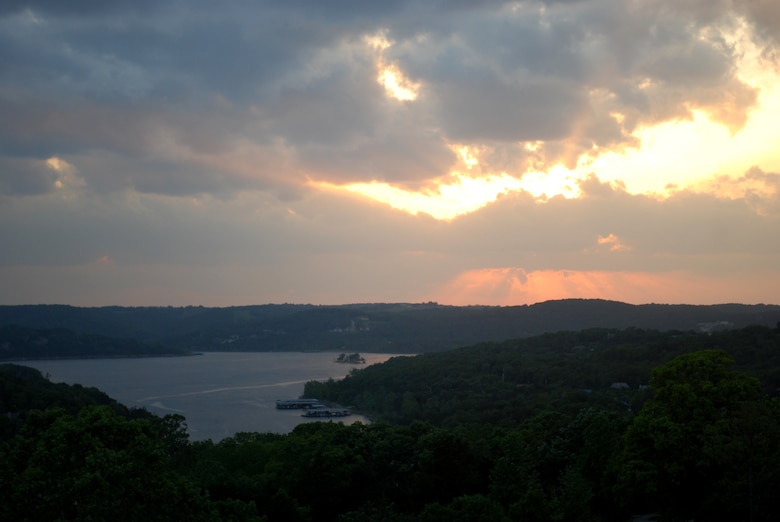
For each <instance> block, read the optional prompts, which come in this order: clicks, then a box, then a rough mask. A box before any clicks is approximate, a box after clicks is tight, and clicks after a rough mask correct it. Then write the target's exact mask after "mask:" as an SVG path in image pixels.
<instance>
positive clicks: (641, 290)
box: [432, 268, 780, 306]
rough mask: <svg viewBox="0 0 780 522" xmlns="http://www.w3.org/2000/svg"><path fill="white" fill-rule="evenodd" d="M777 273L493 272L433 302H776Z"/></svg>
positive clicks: (465, 278)
mask: <svg viewBox="0 0 780 522" xmlns="http://www.w3.org/2000/svg"><path fill="white" fill-rule="evenodd" d="M778 292H780V278H779V277H777V276H776V275H772V274H735V275H733V276H726V277H723V276H718V277H715V276H706V275H696V274H692V273H690V272H686V271H673V272H660V273H647V272H607V271H577V270H536V271H530V272H526V271H525V270H523V269H521V268H490V269H479V270H470V271H467V272H464V273H462V274H460V275H459V276H457V277H456V278H455V279H454V280H452V281H451V282H449V283H448V284H447V285H446V286H445V287H444V288H442V289H441V290H440V292H438V295H436V296H434V297H433V298H432V299H433V300H435V301H438V302H441V303H447V304H452V305H458V306H466V305H476V304H484V305H500V306H512V305H520V304H533V303H538V302H542V301H547V300H551V299H576V298H579V299H608V300H615V301H622V302H627V303H633V304H643V303H686V304H716V303H726V302H744V303H766V302H774V300H775V297H774V296H777V295H778Z"/></svg>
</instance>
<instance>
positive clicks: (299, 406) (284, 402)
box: [276, 399, 325, 410]
mask: <svg viewBox="0 0 780 522" xmlns="http://www.w3.org/2000/svg"><path fill="white" fill-rule="evenodd" d="M324 407H325V405H324V404H322V403H321V402H320V401H319V400H317V399H278V400H277V401H276V409H277V410H308V409H313V408H324Z"/></svg>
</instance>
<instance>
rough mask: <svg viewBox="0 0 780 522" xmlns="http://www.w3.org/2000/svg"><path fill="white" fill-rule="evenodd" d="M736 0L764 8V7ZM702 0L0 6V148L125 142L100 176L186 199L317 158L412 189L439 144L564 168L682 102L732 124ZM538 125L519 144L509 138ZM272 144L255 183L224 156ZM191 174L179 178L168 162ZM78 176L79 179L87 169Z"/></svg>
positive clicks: (515, 170)
mask: <svg viewBox="0 0 780 522" xmlns="http://www.w3.org/2000/svg"><path fill="white" fill-rule="evenodd" d="M737 4H738V5H737V8H738V9H740V11H738V12H741V13H746V14H747V16H749V17H751V18H750V20H754V21H755V22H756V23H759V22H758V20H759V15H762V16H761V19H762V20H764V19H765V18H766V20H764V21H763V22H762V23H764V24H772V23H773V22H772V20H773V18H772V16H768V15H772V14H774V13H775V12H776V9H774V8H772V7H769V6H768V4H767V5H764V4H756V5H753V4H746V3H741V2H738V3H737ZM707 5H709V7H707V6H705V4H702V3H700V2H683V3H682V5H677V4H676V3H671V2H642V3H638V4H637V3H623V2H612V1H609V0H590V1H579V2H547V3H540V2H519V3H506V2H467V1H463V2H434V3H421V2H404V1H396V2H351V1H345V2H328V3H326V4H325V3H322V2H314V1H311V2H309V1H294V2H265V3H263V2H230V3H226V4H219V7H216V4H212V3H210V2H199V1H192V2H174V1H170V2H149V3H137V2H90V1H84V2H45V1H37V2H35V1H31V2H10V3H4V8H3V10H0V16H2V18H0V26H2V31H0V50H2V54H1V55H2V56H3V58H2V59H0V71H2V75H0V111H2V114H3V116H4V118H3V119H2V123H0V142H1V143H0V150H2V151H3V153H4V154H8V155H10V156H13V155H21V156H25V157H33V158H36V159H39V160H45V159H48V158H50V157H52V156H55V155H70V156H69V157H70V158H71V160H73V161H72V162H73V163H74V167H75V168H76V171H77V172H78V171H80V170H81V169H85V171H86V170H89V169H88V164H87V163H80V162H84V161H87V157H88V156H89V154H91V153H95V152H98V153H99V155H101V156H103V157H106V156H112V157H124V158H125V164H124V165H123V166H122V168H119V169H111V170H106V171H104V172H102V173H101V174H100V175H101V176H102V177H104V178H111V177H113V176H115V175H116V176H119V178H120V179H119V180H111V179H104V180H102V181H101V182H99V183H98V182H97V181H95V182H94V183H97V186H101V187H112V186H115V187H145V188H146V190H152V191H154V190H160V191H161V193H164V194H172V193H180V194H183V195H189V194H192V193H197V192H200V191H206V192H210V193H222V194H225V193H229V192H231V191H240V190H244V189H246V188H251V187H254V188H256V189H265V188H268V187H271V186H274V185H277V184H281V185H280V190H282V191H287V190H288V189H289V188H290V187H291V186H293V185H295V184H298V185H300V184H302V183H305V182H306V180H308V179H310V178H311V176H312V174H313V173H316V174H317V175H318V176H322V177H324V179H322V180H323V181H334V182H347V181H371V180H373V179H379V180H384V181H388V182H391V183H398V184H401V185H404V186H414V185H424V184H425V183H426V182H428V181H430V180H432V179H436V178H440V177H442V176H445V175H447V174H448V171H449V168H450V166H451V165H452V161H453V156H452V154H451V153H450V152H449V150H448V144H449V143H451V142H465V143H472V144H485V145H489V146H491V147H502V148H503V149H504V151H505V154H504V158H514V159H513V160H511V161H509V162H505V163H504V164H503V165H504V166H506V167H508V168H507V169H506V170H507V171H508V172H509V173H510V174H514V175H517V176H521V175H522V174H523V172H524V169H525V168H526V166H527V162H528V161H531V159H533V161H535V162H536V164H537V166H539V165H540V162H541V165H552V164H554V163H556V162H560V161H563V162H564V163H566V164H569V165H571V164H573V163H575V162H576V160H577V158H578V157H579V155H580V154H582V153H584V152H587V151H590V150H592V149H593V147H594V146H598V147H602V148H604V147H613V146H620V145H625V144H628V145H633V144H635V142H636V141H635V138H634V137H632V136H631V133H632V132H633V131H634V130H635V129H636V128H637V127H638V126H639V125H645V124H653V123H657V122H661V121H665V120H668V119H675V118H685V117H689V116H690V114H691V110H692V109H696V108H700V109H703V110H705V111H708V112H709V113H710V115H711V116H712V117H714V118H716V119H718V120H720V121H722V122H723V123H724V124H725V125H727V126H728V127H729V128H730V129H731V130H732V131H734V130H737V129H738V128H739V127H740V126H741V125H742V124H744V122H745V119H746V117H747V112H748V110H749V108H750V107H751V106H752V105H753V104H754V102H755V99H756V98H755V96H756V95H755V92H754V90H753V89H752V88H750V87H749V86H747V85H745V84H743V83H742V82H741V81H740V79H739V78H738V77H737V76H736V75H735V67H734V63H735V59H736V57H735V55H734V50H733V48H731V47H730V46H729V44H728V43H727V42H725V41H724V40H723V39H722V38H720V37H719V36H717V35H716V34H715V33H712V31H710V33H712V34H710V33H708V32H707V31H706V30H705V29H706V26H707V24H711V23H715V22H719V21H723V20H727V18H728V14H729V11H728V8H729V6H730V3H729V2H720V3H716V4H707ZM735 5H736V4H735ZM767 14H768V15H767ZM763 15H767V16H763ZM770 27H771V25H770ZM380 33H384V34H385V35H386V36H387V38H388V39H389V40H390V41H391V42H393V45H392V46H391V47H390V48H388V49H386V50H385V51H383V52H379V51H376V50H372V49H371V48H369V47H368V46H367V45H366V44H365V43H364V42H363V38H364V36H366V35H376V34H380ZM377 53H379V54H381V56H379V55H378V54H377ZM377 60H381V61H382V62H383V63H385V64H396V65H397V66H398V67H400V70H401V71H402V72H403V73H404V74H406V75H407V76H408V77H409V79H410V80H411V81H413V82H416V83H418V84H419V85H420V91H419V93H418V98H417V99H416V100H415V101H411V102H397V101H396V100H391V99H388V95H387V93H386V92H385V91H384V88H383V87H382V86H381V85H379V84H378V82H377V74H378V71H377V68H376V67H377ZM724 107H725V108H724ZM612 114H620V115H621V118H622V119H621V120H620V121H618V120H616V119H615V118H613V117H612V116H611V115H612ZM161 135H163V136H165V139H166V141H165V144H164V145H165V146H161V144H160V143H159V142H158V140H159V138H160V136H161ZM540 140H541V141H545V142H546V143H545V144H544V145H543V146H542V147H541V148H539V149H538V150H537V152H536V153H535V154H534V155H533V158H531V156H530V155H529V154H528V153H527V152H526V151H525V149H524V148H523V147H522V142H537V141H540ZM272 144H275V145H276V146H278V147H282V148H283V150H284V151H285V152H284V154H285V155H286V157H287V159H286V160H285V162H284V170H283V171H279V170H278V169H273V170H270V169H263V168H257V171H256V175H255V179H254V180H250V179H248V178H249V177H251V176H249V177H248V176H247V174H246V173H247V172H248V171H249V170H251V168H252V166H257V165H258V162H257V160H258V158H255V157H254V156H252V157H247V158H246V163H245V164H244V165H241V166H237V165H235V161H234V160H233V158H234V157H235V155H234V153H236V151H238V150H245V149H246V148H247V147H252V146H254V147H260V148H264V150H266V154H265V156H264V157H263V159H265V158H266V157H267V154H270V152H269V150H270V149H269V147H271V146H272ZM424 147H430V150H431V151H432V155H431V157H430V158H429V159H425V158H424V157H423V156H424V153H423V149H424ZM511 149H514V150H511ZM280 150H282V149H280ZM375 154H376V156H375ZM76 157H79V158H80V160H79V162H76V161H75V159H76ZM149 165H155V168H159V172H158V174H157V175H158V178H159V179H157V180H156V181H155V182H154V183H150V182H149V180H148V175H147V174H146V173H147V172H148V170H149V167H148V166H149ZM204 165H206V166H205V167H204ZM220 165H224V166H225V167H224V168H223V167H221V166H220ZM496 165H498V163H497V164H496ZM277 166H278V165H277ZM168 167H170V170H169V169H168ZM187 170H191V171H192V172H193V175H192V177H191V180H192V185H191V186H190V187H187V186H186V185H187V178H186V177H183V176H181V175H179V174H177V172H178V173H183V172H186V171H187ZM207 172H210V173H211V174H206V173H207ZM237 172H242V174H240V175H239V174H237ZM134 173H135V174H134ZM199 173H203V174H202V175H201V174H199ZM208 175H210V176H212V177H213V179H212V181H211V182H208V181H206V180H205V179H204V178H203V176H208ZM168 176H169V177H171V178H172V179H171V180H169V181H166V180H165V179H164V178H165V177H168ZM85 177H86V179H87V180H88V182H89V185H90V186H92V185H93V180H94V171H92V173H91V174H89V175H88V176H85ZM128 177H130V178H133V177H137V178H138V179H137V180H130V182H126V181H123V180H126V179H127V178H128ZM285 187H286V188H285Z"/></svg>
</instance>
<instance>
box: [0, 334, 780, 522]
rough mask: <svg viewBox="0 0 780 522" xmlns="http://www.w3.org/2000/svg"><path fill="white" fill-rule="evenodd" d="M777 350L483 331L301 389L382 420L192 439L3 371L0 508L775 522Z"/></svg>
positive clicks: (768, 337) (750, 344) (673, 338)
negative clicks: (453, 345) (516, 336)
mask: <svg viewBox="0 0 780 522" xmlns="http://www.w3.org/2000/svg"><path fill="white" fill-rule="evenodd" d="M779 357H780V331H778V330H777V329H770V328H766V327H751V328H745V329H741V330H734V331H726V332H721V333H715V334H712V335H704V334H696V333H692V332H668V333H662V332H658V331H646V330H639V329H628V330H620V331H618V330H607V329H594V330H587V331H582V332H561V333H558V334H547V335H544V336H540V337H536V338H531V339H523V340H516V341H512V342H504V343H483V344H480V345H476V346H472V347H469V348H463V349H458V350H454V351H452V352H448V353H441V354H425V355H421V356H416V357H399V358H394V359H391V360H390V361H388V362H387V363H384V364H382V365H378V366H372V367H368V368H365V369H360V370H355V371H353V372H352V374H351V375H350V376H349V377H348V378H347V379H345V380H344V381H341V382H332V381H331V382H326V383H314V382H312V383H309V384H308V385H307V387H306V389H307V393H310V394H312V395H317V396H321V397H326V396H327V397H329V398H330V397H333V398H338V400H339V401H342V402H344V403H349V401H350V400H351V401H352V402H353V403H358V402H360V401H362V403H361V404H362V405H363V407H365V408H366V410H367V411H369V412H370V413H374V414H377V415H381V417H377V418H378V419H379V418H381V419H385V420H392V421H393V422H392V423H390V422H375V423H373V424H371V425H363V424H359V423H358V424H354V425H351V426H343V425H341V424H338V423H330V422H321V423H306V424H302V425H300V426H298V427H297V428H296V429H295V430H293V431H292V432H291V433H289V434H286V435H278V434H269V433H240V434H237V435H235V436H234V437H230V438H227V439H224V440H222V441H219V442H213V441H202V442H194V443H190V442H189V441H188V439H187V435H186V425H185V424H184V418H183V417H180V416H166V417H164V418H162V419H160V418H156V417H153V418H145V417H144V418H141V417H137V416H136V417H134V416H133V415H132V412H129V411H124V410H122V408H121V407H119V406H117V405H116V404H113V403H110V404H109V406H96V405H95V404H100V402H99V401H101V400H105V396H104V395H102V394H100V392H98V391H97V390H87V389H84V388H79V387H76V386H73V387H70V386H65V385H55V384H52V383H50V382H48V381H47V380H46V379H45V378H44V377H42V376H41V375H40V373H38V372H37V371H34V370H30V369H25V368H23V367H20V366H15V365H6V366H4V367H2V371H0V377H2V379H3V381H2V382H3V388H2V394H3V397H2V399H3V404H4V405H5V404H12V405H13V406H12V407H10V408H9V407H5V406H4V408H5V409H4V411H3V413H4V414H5V415H4V416H5V418H6V420H8V422H10V423H13V425H14V429H12V430H8V431H7V432H6V433H5V435H4V439H3V440H2V441H1V442H0V488H2V491H3V492H4V494H3V495H2V496H0V517H1V518H2V519H4V520H44V519H45V520H88V519H89V520H145V519H149V520H184V519H186V520H246V521H249V520H255V521H257V520H267V521H277V520H278V521H285V522H287V521H297V520H299V521H344V522H357V521H375V520H379V521H397V522H402V521H403V522H407V521H408V522H411V521H418V520H421V521H438V520H448V521H450V520H454V521H461V520H462V521H473V520H476V521H480V520H484V521H491V522H492V521H508V520H524V521H525V520H530V521H548V520H562V521H597V520H609V521H611V520H615V521H618V520H629V519H630V518H631V514H633V513H640V512H644V513H655V514H656V515H657V516H658V517H662V518H663V519H664V520H688V519H691V518H695V519H697V520H698V519H702V520H753V521H769V520H777V519H778V516H780V502H778V500H776V492H777V491H778V488H780V405H778V400H777V399H776V398H772V395H773V394H774V390H775V389H776V388H777V386H778V382H777V380H776V379H777V369H778V368H780V358H779ZM615 383H625V384H626V385H628V388H625V387H623V386H622V385H621V386H616V387H612V385H613V384H615ZM640 385H643V386H644V385H647V386H649V388H647V389H640V387H639V386H640ZM586 390H587V391H586ZM109 401H110V399H109ZM54 406H57V408H53V407H54ZM63 408H64V409H63ZM31 499H32V500H31Z"/></svg>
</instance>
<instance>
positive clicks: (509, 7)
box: [0, 0, 780, 306]
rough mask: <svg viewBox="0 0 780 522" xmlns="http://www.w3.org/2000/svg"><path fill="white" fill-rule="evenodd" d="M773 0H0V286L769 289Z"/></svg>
mask: <svg viewBox="0 0 780 522" xmlns="http://www.w3.org/2000/svg"><path fill="white" fill-rule="evenodd" d="M778 122H780V2H777V1H776V0H628V1H626V0H557V1H556V0H547V1H521V2H504V1H499V0H479V1H478V0H473V1H470V0H450V1H445V0H438V1H437V0H431V1H425V2H421V1H417V0H408V1H407V0H384V1H382V2H366V1H354V0H332V1H328V2H323V1H321V0H285V1H260V0H252V1H249V0H235V1H231V2H216V1H208V0H191V1H188V0H132V1H119V0H115V1H110V0H72V1H69V2H62V1H60V0H29V1H23V0H4V1H3V2H2V4H0V304H43V303H58V304H71V305H76V306H106V305H123V306H185V305H203V306H238V305H249V304H265V303H312V304H346V303H368V302H428V301H435V302H438V303H440V304H446V305H501V306H509V305H522V304H533V303H536V302H541V301H545V300H549V299H565V298H598V299H612V300H618V301H623V302H628V303H634V304H642V303H688V304H714V303H734V302H739V303H768V304H769V303H771V304H779V303H780V124H779V123H778Z"/></svg>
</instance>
